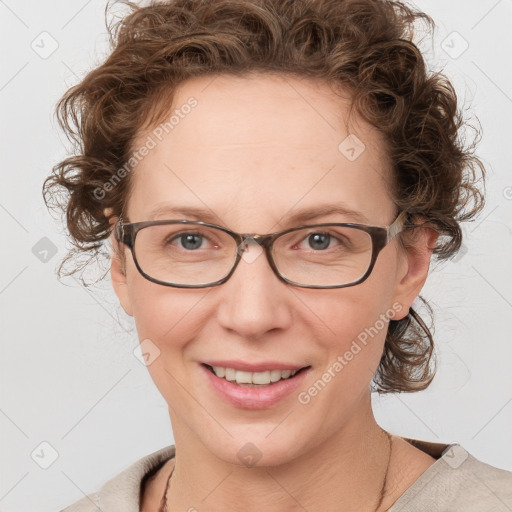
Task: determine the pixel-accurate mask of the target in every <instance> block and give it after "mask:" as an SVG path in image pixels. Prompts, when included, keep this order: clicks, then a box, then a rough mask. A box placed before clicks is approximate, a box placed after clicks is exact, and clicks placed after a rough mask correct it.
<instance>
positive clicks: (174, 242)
mask: <svg viewBox="0 0 512 512" xmlns="http://www.w3.org/2000/svg"><path fill="white" fill-rule="evenodd" d="M236 255H237V244H236V241H235V240H234V239H233V238H232V237H231V236H230V235H228V234H227V233H225V232H224V231H222V230H220V229H215V228H210V227H205V226H201V225H193V224H188V225H186V224H162V225H156V226H147V227H145V228H143V229H141V230H140V231H139V232H138V233H137V236H136V239H135V257H136V258H137V262H138V264H139V266H140V268H141V270H142V271H143V272H144V273H145V274H147V275H148V276H150V277H152V278H153V279H157V280H159V281H163V282H165V283H169V284H185V285H204V284H209V283H213V282H215V281H219V280H220V279H222V278H223V277H225V276H226V275H227V274H228V273H229V272H230V270H231V268H232V267H233V265H234V263H235V259H236Z"/></svg>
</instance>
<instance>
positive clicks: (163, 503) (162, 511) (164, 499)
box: [158, 431, 393, 512]
mask: <svg viewBox="0 0 512 512" xmlns="http://www.w3.org/2000/svg"><path fill="white" fill-rule="evenodd" d="M384 432H385V434H386V436H387V438H388V443H389V455H388V464H387V467H386V473H385V475H384V481H383V483H382V488H381V490H380V497H379V502H378V503H377V507H376V508H375V512H377V511H378V510H379V508H380V506H381V505H382V502H383V500H384V496H385V494H384V493H385V490H386V483H387V480H388V473H389V464H390V463H391V451H392V449H393V444H392V441H393V439H392V437H391V436H390V435H389V433H388V432H386V431H384ZM173 473H174V468H173V469H172V471H171V474H170V475H169V478H168V479H167V485H166V486H165V491H164V494H163V496H162V499H161V500H160V507H159V508H158V511H159V512H167V503H168V502H167V495H168V494H169V490H170V486H171V478H172V474H173Z"/></svg>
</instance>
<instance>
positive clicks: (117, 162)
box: [43, 0, 485, 393]
mask: <svg viewBox="0 0 512 512" xmlns="http://www.w3.org/2000/svg"><path fill="white" fill-rule="evenodd" d="M127 5H128V8H129V13H127V15H126V16H124V17H122V18H121V19H120V20H118V21H117V22H115V23H112V24H111V25H110V26H109V27H108V29H109V34H110V42H111V46H112V51H111V53H110V55H109V56H108V57H107V59H106V60H105V62H104V63H103V64H101V65H100V66H99V67H97V68H96V69H94V70H92V71H91V72H89V74H87V76H86V77H85V78H84V79H83V80H82V81H81V82H80V83H79V84H78V85H76V86H74V87H72V88H71V89H69V90H68V91H67V92H66V93H65V95H64V96H63V97H62V98H61V99H60V101H59V103H58V105H57V116H58V121H59V124H60V126H61V128H62V129H63V130H64V131H65V133H66V134H67V135H68V137H69V138H70V139H71V141H72V142H73V143H74V144H75V148H76V152H75V154H74V156H70V157H69V158H66V159H65V160H63V161H62V162H60V163H59V164H58V165H56V166H55V167H54V168H53V173H52V174H51V175H50V176H49V177H48V178H47V180H46V181H45V184H44V187H43V193H44V196H45V200H46V203H47V205H48V206H49V207H57V208H59V209H62V210H63V211H64V212H65V215H66V221H67V228H68V230H69V233H70V239H71V241H72V243H73V246H74V248H73V249H72V250H71V251H70V253H69V254H68V256H67V257H66V259H65V260H64V261H63V262H62V263H61V266H60V268H59V275H62V272H63V270H62V269H63V264H64V263H65V262H67V261H68V260H70V259H73V256H77V255H78V254H91V255H93V256H94V255H95V254H97V253H98V251H99V250H100V249H101V248H102V246H103V242H104V241H105V239H107V238H108V237H109V235H110V233H111V223H110V222H109V220H110V219H111V218H112V217H114V216H119V215H120V214H121V212H122V210H123V206H124V204H125V202H126V200H127V197H128V194H129V191H130V184H131V181H132V180H131V179H130V177H131V174H130V173H129V172H125V173H124V174H123V176H124V175H126V176H125V177H123V179H120V180H119V179H118V180H117V181H118V183H116V186H115V187H108V189H107V187H104V184H105V183H112V181H111V180H112V179H113V178H119V174H116V173H119V169H126V162H128V161H129V160H130V157H131V153H132V151H133V148H134V141H135V139H136V137H137V135H138V134H139V133H141V131H142V130H143V129H145V128H147V127H151V126H155V125H156V124H157V123H158V122H160V121H161V120H162V119H163V118H164V116H165V115H168V105H169V104H170V103H169V100H170V99H172V96H173V93H174V92H175V90H176V88H177V87H178V86H179V85H180V84H182V83H183V82H184V81H185V80H187V79H188V78H191V77H195V76H198V75H205V74H222V73H224V74H231V75H233V74H234V75H239V76H243V75H248V74H250V73H252V72H264V73H274V72H275V73H281V74H282V73H286V74H291V75H295V76H299V77H306V78H314V79H316V80H317V79H320V80H323V81H325V82H326V83H329V84H332V85H337V86H341V87H342V88H343V89H344V90H345V91H349V92H350V93H351V98H352V101H353V103H352V108H353V109H355V111H356V112H357V113H358V114H359V115H361V116H362V117H363V118H364V119H365V120H366V121H368V122H369V123H371V124H372V125H373V126H375V127H376V128H377V129H378V130H380V132H381V133H382V134H383V135H384V137H385V141H386V144H387V150H388V151H389V155H390V157H391V161H392V163H393V166H394V169H393V173H394V174H393V176H394V184H393V191H392V192H393V195H394V200H395V203H396V205H397V207H398V210H399V211H406V212H408V214H409V215H410V217H409V218H410V219H414V217H417V216H420V217H421V218H423V219H426V220H427V221H428V222H429V225H431V226H433V227H434V228H435V229H436V230H437V231H438V232H439V234H440V235H441V236H440V237H439V239H438V242H437V245H436V247H435V249H434V253H435V254H436V255H437V257H438V258H441V259H443V258H450V257H452V256H453V255H455V254H456V252H457V251H458V250H459V248H460V245H461V242H462V231H461V227H460V224H459V223H460V222H461V221H466V220H470V219H472V218H473V217H474V216H475V215H476V214H477V213H478V212H479V211H480V210H481V209H482V207H483V204H484V196H483V193H482V191H481V190H480V189H479V188H478V185H479V183H478V182H479V181H481V182H482V184H483V178H484V176H485V168H484V166H483V164H482V162H481V161H480V160H479V159H478V158H477V157H476V156H474V148H475V146H476V143H477V140H476V139H477V138H478V137H475V140H473V142H472V143H468V144H466V143H465V142H464V137H462V136H461V130H460V129H461V128H462V127H465V126H469V125H468V124H467V122H465V121H464V120H463V117H462V113H461V112H460V110H459V109H458V107H457V97H456V93H455V90H454V88H453V86H452V84H451V83H450V81H449V80H448V79H447V78H446V77H445V76H444V75H443V74H442V73H440V72H430V71H428V70H427V66H426V63H425V60H424V58H423V56H422V53H421V52H420V50H419V49H418V47H417V46H416V44H415V43H414V42H413V36H414V29H415V26H416V23H417V22H421V23H424V24H425V25H426V26H427V28H429V29H432V30H433V28H434V23H433V21H432V19H431V18H430V17H429V16H428V15H426V14H425V13H422V12H418V11H415V10H413V9H412V8H410V7H408V6H406V5H404V4H402V3H400V2H398V1H390V0H279V1H276V0H210V1H206V0H175V1H166V2H154V1H153V2H151V3H150V4H149V5H147V6H144V7H141V6H137V5H134V4H131V3H128V4H127ZM106 11H107V12H108V7H107V9H106ZM476 132H477V135H478V134H479V130H476ZM102 187H103V188H102ZM98 190H102V193H101V194H98ZM100 196H101V197H100ZM77 269H78V267H75V268H73V269H72V270H71V271H70V272H67V275H69V274H71V273H73V272H76V271H77ZM426 306H427V310H428V312H429V313H430V314H431V312H432V311H431V309H430V307H429V306H428V304H426ZM433 354H434V342H433V337H432V334H431V332H430V330H429V327H428V326H427V325H426V324H425V323H424V322H423V320H422V319H421V318H420V316H419V315H418V313H417V312H416V311H415V310H414V309H413V308H410V310H409V313H408V315H407V316H406V317H405V318H403V319H402V320H396V321H395V320H391V321H390V324H389V328H388V332H387V336H386V342H385V348H384V352H383V355H382V358H381V361H380V365H379V368H378V369H377V372H376V374H375V376H374V379H373V382H374V384H375V387H374V390H376V391H378V392H379V393H387V392H414V391H419V390H422V389H425V388H426V387H427V386H428V385H429V384H430V382H431V381H432V379H433V377H434V375H435V364H431V363H435V358H433V357H432V356H433Z"/></svg>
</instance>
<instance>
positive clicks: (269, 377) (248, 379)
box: [213, 366, 299, 385]
mask: <svg viewBox="0 0 512 512" xmlns="http://www.w3.org/2000/svg"><path fill="white" fill-rule="evenodd" d="M213 371H214V373H215V375H217V377H221V378H224V379H226V380H229V381H231V382H236V383H237V384H248V385H253V384H256V385H268V384H270V383H271V382H277V381H278V380H281V379H288V378H290V377H293V376H294V375H295V374H296V373H297V372H298V371H299V370H294V371H291V370H283V371H281V370H267V371H265V372H244V371H241V370H234V369H233V368H222V367H221V366H214V367H213Z"/></svg>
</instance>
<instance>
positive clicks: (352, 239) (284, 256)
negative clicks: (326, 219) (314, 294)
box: [273, 225, 372, 286]
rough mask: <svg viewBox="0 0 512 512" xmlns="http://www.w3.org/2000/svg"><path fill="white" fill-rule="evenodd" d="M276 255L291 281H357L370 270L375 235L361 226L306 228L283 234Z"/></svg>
mask: <svg viewBox="0 0 512 512" xmlns="http://www.w3.org/2000/svg"><path fill="white" fill-rule="evenodd" d="M273 257H274V261H275V263H276V266H277V268H278V269H279V272H280V273H281V274H282V275H283V276H284V277H285V278H287V279H289V280H290V281H294V282H296V283H299V284H304V285H316V286H340V285H343V284H349V283H352V282H355V281H357V280H358V279H360V278H361V277H362V276H363V275H364V274H365V273H366V271H367V270H368V268H369V266H370V263H371V260H372V239H371V236H370V235H369V234H368V233H366V232H365V231H362V230H361V229H357V228H350V227H340V226H327V225H325V226H316V227H311V228H303V229H298V230H295V231H291V232H289V233H286V234H285V235H282V236H281V237H279V238H278V239H277V240H276V241H275V243H274V247H273Z"/></svg>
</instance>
